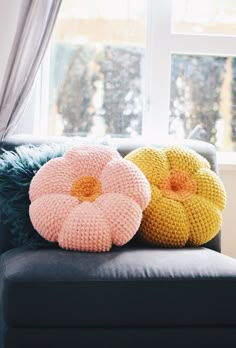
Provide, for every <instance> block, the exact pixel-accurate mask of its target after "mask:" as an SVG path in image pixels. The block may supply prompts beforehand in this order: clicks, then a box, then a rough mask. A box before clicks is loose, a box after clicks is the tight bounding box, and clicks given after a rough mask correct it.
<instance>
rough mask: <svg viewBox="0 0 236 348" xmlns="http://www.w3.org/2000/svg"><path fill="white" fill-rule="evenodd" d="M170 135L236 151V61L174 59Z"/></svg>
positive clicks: (225, 58) (227, 59)
mask: <svg viewBox="0 0 236 348" xmlns="http://www.w3.org/2000/svg"><path fill="white" fill-rule="evenodd" d="M171 68H172V72H171V98H170V99H171V102H170V115H171V116H170V125H169V133H170V134H172V136H174V137H177V138H184V137H186V138H192V139H199V140H206V141H210V142H211V143H213V144H215V145H216V146H217V148H218V149H220V150H224V151H228V150H229V151H232V150H236V59H235V58H233V57H212V56H190V55H176V54H175V55H172V67H171Z"/></svg>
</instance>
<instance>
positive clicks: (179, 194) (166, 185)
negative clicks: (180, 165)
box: [160, 169, 197, 202]
mask: <svg viewBox="0 0 236 348" xmlns="http://www.w3.org/2000/svg"><path fill="white" fill-rule="evenodd" d="M160 189H161V192H162V194H163V196H165V197H167V198H171V199H173V200H175V201H179V202H185V201H186V200H188V199H189V198H190V197H191V196H192V195H193V194H194V193H195V192H196V191H197V183H196V181H195V180H194V179H193V178H191V177H190V176H189V175H188V174H187V173H186V172H183V171H182V170H177V169H176V170H171V171H170V174H169V175H168V176H167V177H166V178H165V179H164V181H163V182H162V184H161V187H160Z"/></svg>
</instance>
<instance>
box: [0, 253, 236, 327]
mask: <svg viewBox="0 0 236 348" xmlns="http://www.w3.org/2000/svg"><path fill="white" fill-rule="evenodd" d="M1 282H2V283H1V285H2V286H1V296H2V298H1V302H2V305H3V315H4V319H5V321H6V323H7V324H8V325H9V326H12V327H91V326H92V327H160V326H162V327H176V326H203V325H207V326H217V325H224V326H227V325H229V326H232V325H236V315H235V312H236V299H235V294H236V260H234V259H231V258H229V257H227V256H224V255H221V254H219V253H217V252H215V251H212V250H209V249H205V248H197V249H179V250H167V249H161V250H160V249H154V248H146V247H145V248H137V247H134V246H133V247H129V246H127V247H122V248H113V249H112V251H111V252H110V253H80V252H70V251H64V250H58V249H48V250H37V251H33V250H26V249H24V248H16V249H12V250H10V251H8V252H6V253H5V254H3V255H2V259H1Z"/></svg>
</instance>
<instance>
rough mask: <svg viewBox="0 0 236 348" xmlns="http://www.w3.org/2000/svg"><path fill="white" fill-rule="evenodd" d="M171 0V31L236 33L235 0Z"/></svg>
mask: <svg viewBox="0 0 236 348" xmlns="http://www.w3.org/2000/svg"><path fill="white" fill-rule="evenodd" d="M172 1H173V2H172V4H173V5H172V31H174V32H177V33H190V34H191V33H192V34H194V33H195V34H199V33H202V34H221V35H236V1H235V0H197V1H196V0H172Z"/></svg>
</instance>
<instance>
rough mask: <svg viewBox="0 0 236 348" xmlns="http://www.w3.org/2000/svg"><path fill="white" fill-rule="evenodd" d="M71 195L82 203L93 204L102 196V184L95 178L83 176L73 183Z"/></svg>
mask: <svg viewBox="0 0 236 348" xmlns="http://www.w3.org/2000/svg"><path fill="white" fill-rule="evenodd" d="M70 193H71V195H72V196H75V197H77V198H78V199H79V200H80V201H89V202H93V201H95V199H96V198H97V197H98V196H100V195H101V193H102V184H101V182H100V181H99V180H98V179H97V178H95V177H93V176H82V177H80V178H78V179H77V180H76V181H75V182H74V183H73V185H72V187H71V192H70Z"/></svg>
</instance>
